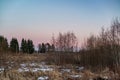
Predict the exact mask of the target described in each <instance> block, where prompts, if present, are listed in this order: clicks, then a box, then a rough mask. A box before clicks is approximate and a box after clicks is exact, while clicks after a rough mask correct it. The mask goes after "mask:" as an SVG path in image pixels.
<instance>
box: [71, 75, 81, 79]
mask: <svg viewBox="0 0 120 80" xmlns="http://www.w3.org/2000/svg"><path fill="white" fill-rule="evenodd" d="M71 77H73V78H80V77H82V76H81V75H71Z"/></svg>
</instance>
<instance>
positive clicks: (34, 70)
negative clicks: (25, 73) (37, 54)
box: [31, 68, 40, 72]
mask: <svg viewBox="0 0 120 80" xmlns="http://www.w3.org/2000/svg"><path fill="white" fill-rule="evenodd" d="M39 70H40V69H39V68H33V69H32V70H31V71H32V72H37V71H39Z"/></svg>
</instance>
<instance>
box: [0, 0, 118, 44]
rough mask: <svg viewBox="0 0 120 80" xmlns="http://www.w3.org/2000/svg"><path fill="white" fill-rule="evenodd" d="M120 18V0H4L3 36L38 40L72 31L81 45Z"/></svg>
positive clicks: (0, 18)
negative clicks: (91, 35)
mask: <svg viewBox="0 0 120 80" xmlns="http://www.w3.org/2000/svg"><path fill="white" fill-rule="evenodd" d="M116 17H120V0H0V35H3V36H5V37H6V38H7V39H8V41H10V40H11V38H12V37H15V38H17V39H18V41H19V42H20V41H21V39H22V38H25V39H31V40H33V42H34V44H35V46H37V44H38V43H42V42H50V41H51V37H52V35H53V34H54V36H55V37H56V36H57V35H58V34H59V32H62V33H64V32H68V31H72V32H74V33H75V35H76V36H77V38H78V41H79V45H81V44H82V42H83V40H84V39H85V38H87V37H88V36H89V35H90V34H95V35H96V34H98V33H99V32H100V29H101V27H105V28H107V27H109V26H110V24H111V22H112V20H113V19H114V18H116Z"/></svg>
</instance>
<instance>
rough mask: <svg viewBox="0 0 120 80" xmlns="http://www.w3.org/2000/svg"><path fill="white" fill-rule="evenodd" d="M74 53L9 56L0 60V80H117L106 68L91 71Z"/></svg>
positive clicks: (118, 78)
mask: <svg viewBox="0 0 120 80" xmlns="http://www.w3.org/2000/svg"><path fill="white" fill-rule="evenodd" d="M79 60H80V54H78V53H74V54H73V53H66V54H59V53H41V54H37V53H34V54H21V53H19V54H12V53H4V54H1V57H0V80H120V77H119V76H120V74H119V73H115V72H114V71H112V70H110V69H109V68H105V69H103V70H101V71H100V70H96V71H92V70H91V69H88V68H86V67H84V66H82V65H80V64H78V62H76V61H79Z"/></svg>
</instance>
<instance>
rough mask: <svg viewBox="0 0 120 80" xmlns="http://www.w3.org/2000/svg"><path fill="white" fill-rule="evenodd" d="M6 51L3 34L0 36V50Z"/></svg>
mask: <svg viewBox="0 0 120 80" xmlns="http://www.w3.org/2000/svg"><path fill="white" fill-rule="evenodd" d="M6 51H8V42H7V39H6V38H4V37H3V36H0V52H6Z"/></svg>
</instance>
